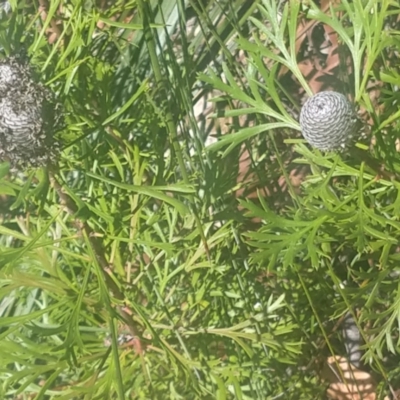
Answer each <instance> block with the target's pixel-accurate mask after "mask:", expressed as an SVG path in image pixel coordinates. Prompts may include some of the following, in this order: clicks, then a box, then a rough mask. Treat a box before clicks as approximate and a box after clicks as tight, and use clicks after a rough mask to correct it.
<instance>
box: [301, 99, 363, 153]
mask: <svg viewBox="0 0 400 400" xmlns="http://www.w3.org/2000/svg"><path fill="white" fill-rule="evenodd" d="M300 126H301V132H302V134H303V136H304V138H305V139H306V140H307V142H308V143H310V144H311V146H313V147H315V148H317V149H319V150H323V151H342V150H344V149H345V148H346V147H347V146H348V145H349V144H350V143H351V141H352V139H353V138H354V137H355V135H356V134H357V133H358V132H357V131H358V126H359V124H358V118H357V114H356V113H355V111H354V108H353V106H352V104H351V103H350V101H349V100H347V98H346V96H344V95H343V94H341V93H338V92H320V93H317V94H315V95H314V96H312V97H310V98H309V99H308V100H307V101H306V102H305V103H304V105H303V107H302V109H301V113H300Z"/></svg>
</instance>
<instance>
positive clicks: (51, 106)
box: [0, 56, 63, 167]
mask: <svg viewBox="0 0 400 400" xmlns="http://www.w3.org/2000/svg"><path fill="white" fill-rule="evenodd" d="M62 121H63V114H62V112H61V106H60V104H58V103H57V102H56V101H55V99H54V95H53V93H52V92H51V91H50V90H49V89H47V88H46V87H45V86H44V85H43V84H41V83H39V82H37V81H36V80H35V79H34V77H33V73H32V70H31V68H30V66H29V64H28V62H27V60H25V59H24V58H23V57H22V56H12V57H9V58H6V59H3V60H0V159H1V160H8V161H9V162H10V164H11V165H12V166H13V167H16V166H17V165H18V166H34V167H36V166H40V165H45V164H48V163H50V162H53V161H54V160H55V159H56V157H57V155H58V153H59V142H58V141H57V140H56V139H55V138H54V133H55V132H56V131H57V130H59V129H60V127H61V126H62V124H63V122H62Z"/></svg>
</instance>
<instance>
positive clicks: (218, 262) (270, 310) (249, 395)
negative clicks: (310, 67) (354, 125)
mask: <svg viewBox="0 0 400 400" xmlns="http://www.w3.org/2000/svg"><path fill="white" fill-rule="evenodd" d="M60 3H61V2H59V1H54V2H53V1H51V2H49V4H51V6H50V8H49V10H48V13H47V16H46V18H45V19H44V20H42V19H40V13H39V10H38V8H37V6H36V2H29V1H23V2H18V4H17V3H16V2H11V5H12V6H13V12H12V13H11V14H7V15H3V17H2V20H1V25H0V45H1V46H3V48H4V50H5V52H6V53H9V52H10V51H15V50H19V49H20V48H27V49H28V53H29V55H30V56H31V59H32V63H33V64H34V65H35V67H36V70H37V71H38V74H39V75H40V76H41V78H42V79H43V80H45V81H46V83H47V84H48V85H49V86H50V87H51V89H52V90H53V91H55V92H56V93H57V95H58V97H59V98H60V99H61V101H62V102H63V104H64V106H65V110H66V117H67V125H68V126H67V129H66V130H65V131H64V132H63V133H62V135H63V139H64V144H65V146H64V149H63V153H62V156H61V159H60V160H59V165H58V167H57V168H47V169H41V170H32V171H26V172H24V173H18V174H15V173H14V174H10V173H8V167H7V165H6V164H4V165H1V166H0V179H1V181H0V195H1V202H2V203H1V205H0V208H1V214H2V220H1V225H0V293H1V294H0V315H1V319H0V358H1V359H2V363H1V365H0V381H1V384H0V397H1V398H6V399H8V398H9V399H14V398H24V399H28V398H36V399H45V398H54V399H71V398H76V399H104V398H107V399H108V398H109V399H113V398H119V399H124V398H127V399H128V398H150V399H158V398H171V399H195V398H199V399H203V398H212V399H213V398H218V399H231V398H238V399H273V398H279V397H281V398H285V399H289V398H293V399H299V398H304V399H310V398H322V396H323V391H324V384H323V383H321V382H320V380H319V377H318V373H317V372H318V370H317V369H316V368H315V361H316V360H318V361H319V360H320V359H323V358H326V357H327V356H329V355H333V354H343V340H342V338H341V336H340V330H339V331H338V330H337V329H336V330H335V328H334V327H335V324H336V323H337V321H338V319H339V318H340V316H342V315H343V314H345V313H346V312H347V311H349V310H350V311H351V312H352V313H353V314H354V315H355V314H357V324H358V327H359V329H360V331H361V333H362V336H363V338H364V340H365V343H366V344H365V346H364V347H365V349H364V351H365V353H364V354H365V359H364V361H365V363H366V364H368V365H370V367H371V368H372V369H373V370H374V371H375V372H376V375H377V376H378V377H379V380H380V381H381V383H382V387H383V389H382V390H383V391H384V390H386V389H387V388H388V387H389V385H396V384H397V383H398V382H397V380H398V378H397V377H396V371H397V370H398V367H397V366H396V365H398V353H399V335H398V326H399V323H400V319H399V315H400V300H399V293H400V291H399V287H398V282H397V276H398V264H397V263H398V261H399V259H400V256H399V252H398V241H399V237H400V221H399V215H400V192H399V189H400V183H399V182H397V181H395V180H393V181H389V180H385V179H379V180H377V179H375V175H374V173H373V171H370V170H369V169H368V167H367V166H365V165H364V163H363V162H360V161H357V159H353V158H351V157H350V156H349V157H346V156H344V158H343V157H342V158H341V157H339V156H338V155H323V154H320V153H319V152H316V151H311V150H310V149H309V148H307V147H306V146H305V144H304V143H303V141H302V140H301V139H296V137H298V131H299V124H298V122H297V121H296V116H295V114H296V112H298V110H299V106H300V104H298V102H297V100H296V98H295V96H293V93H291V91H290V90H288V89H287V88H286V87H285V86H284V85H282V83H281V82H280V81H279V80H278V78H277V77H278V73H279V70H280V69H281V68H282V67H285V68H287V69H288V70H289V71H290V72H291V73H292V74H293V76H294V77H295V78H296V80H297V84H298V85H299V87H301V88H302V89H303V90H304V91H305V92H306V93H308V94H310V93H311V89H310V88H309V86H308V84H307V82H306V80H305V78H304V77H303V76H302V74H301V72H300V70H299V68H298V64H297V59H296V57H297V55H296V53H295V40H296V28H297V23H298V19H299V17H300V15H307V16H308V18H312V19H316V20H318V21H323V22H325V23H327V24H330V25H331V26H332V27H334V28H335V30H336V31H337V32H338V34H339V35H340V37H341V39H342V40H343V43H344V44H345V45H346V46H347V48H348V50H349V51H350V53H351V56H352V60H353V63H354V68H355V71H357V73H356V75H355V83H354V85H355V86H354V93H355V98H356V100H357V101H359V102H360V104H362V105H363V106H364V107H365V108H366V109H367V110H368V111H369V112H370V114H371V116H372V118H373V121H374V126H373V128H372V131H373V133H374V134H375V135H376V136H377V144H376V147H375V148H374V150H373V151H374V156H375V157H376V158H377V159H380V160H385V161H386V163H387V165H389V166H390V167H391V168H393V169H394V170H396V169H397V168H398V165H397V164H398V163H397V162H396V157H397V158H398V156H397V153H396V152H395V151H393V150H392V148H394V143H395V140H396V138H397V137H398V129H399V127H398V124H397V122H396V118H397V117H396V116H398V110H397V109H396V104H397V103H396V102H397V100H398V96H397V89H396V87H397V86H396V85H397V80H398V76H399V74H400V72H399V71H398V70H396V69H393V68H390V67H387V66H386V65H387V64H386V63H385V60H386V59H387V58H388V57H389V55H388V54H389V53H390V52H393V51H397V52H398V51H400V48H399V42H398V33H399V32H398V31H395V30H384V34H383V36H384V40H379V38H380V37H381V36H382V29H383V27H384V26H385V21H387V20H388V19H390V18H391V16H392V15H393V14H395V13H396V12H398V11H399V10H398V5H396V4H395V2H391V1H384V0H383V1H380V2H371V1H361V0H358V1H354V2H351V3H350V2H347V1H342V3H343V5H342V7H343V14H342V17H341V18H339V17H334V18H330V19H327V16H326V15H325V14H323V13H321V12H320V11H319V10H318V8H317V7H316V6H315V5H314V4H313V3H312V2H299V1H296V0H291V1H287V2H284V1H282V2H277V1H275V0H263V1H256V2H254V1H245V2H243V1H239V0H238V1H223V0H219V1H216V2H214V1H213V2H211V1H210V2H207V1H203V2H198V1H194V0H193V1H192V0H189V1H184V0H177V1H175V2H173V1H165V2H161V1H160V2H157V1H144V0H138V1H137V2H136V1H122V0H119V1H115V2H111V3H112V5H110V7H108V8H106V9H105V10H102V9H100V8H99V6H97V3H98V2H94V1H86V2H79V1H73V0H69V1H65V2H62V3H63V5H62V7H63V17H62V19H63V30H62V31H61V33H60V35H59V36H58V38H57V40H56V41H55V43H54V44H49V43H48V38H47V36H46V29H47V28H48V27H49V26H51V24H52V21H54V19H57V18H60V17H58V16H57V15H58V14H57V12H58V11H57V10H58V8H59V5H60ZM303 3H304V4H303ZM128 17H129V18H128ZM278 17H279V18H278ZM191 18H193V20H192V21H194V25H195V26H196V29H197V30H196V33H195V34H193V33H191V32H189V30H188V28H187V27H188V26H189V25H190V24H189V20H190V19H191ZM349 21H351V24H349ZM100 23H103V24H104V27H103V28H102V29H100V28H98V27H97V26H98V25H99V24H100ZM238 54H245V62H238ZM266 60H268V62H266ZM365 60H367V62H366V64H365V65H366V66H365V70H363V73H362V74H361V65H364V64H362V63H364V61H365ZM376 65H379V66H380V69H377V68H376ZM39 72H40V73H39ZM376 79H381V80H382V81H383V85H384V87H383V90H382V99H381V100H380V102H381V103H382V104H385V105H386V106H387V107H386V108H385V111H383V113H382V114H378V113H377V112H376V111H375V110H374V109H373V107H372V105H371V104H370V100H369V97H368V95H367V93H366V87H367V83H368V82H369V81H374V80H376ZM208 95H209V97H212V100H213V101H214V103H215V113H214V115H213V119H212V120H210V121H207V123H206V124H203V123H202V121H201V120H199V118H198V116H195V114H194V108H195V105H196V103H197V101H198V100H199V99H200V98H201V97H203V96H208ZM217 118H223V119H228V118H229V119H230V121H231V125H230V127H229V132H228V133H227V134H226V135H223V136H222V135H220V134H219V133H220V132H218V125H216V127H215V131H216V132H217V136H218V140H217V141H216V142H215V143H214V144H212V145H210V146H208V145H207V139H208V135H209V131H208V130H207V129H208V128H209V124H212V123H213V122H215V120H216V119H217ZM241 118H243V119H245V120H246V123H245V124H243V123H241V122H240V119H241ZM384 129H385V130H384ZM289 138H291V139H289ZM293 138H294V139H293ZM284 139H287V140H286V141H285V143H284ZM243 148H245V149H247V150H248V151H249V154H250V156H251V157H250V158H251V166H250V168H251V171H252V172H253V173H254V174H256V175H257V176H258V177H259V179H260V181H261V182H271V181H277V179H278V178H279V177H280V176H283V177H284V179H285V181H286V184H287V186H288V192H289V195H288V196H284V195H282V196H281V197H280V198H279V204H278V205H277V204H276V203H274V202H272V201H269V199H268V198H266V197H265V196H264V193H263V192H262V191H260V192H259V193H258V194H259V196H258V201H256V200H257V199H256V200H250V199H244V198H243V199H239V200H238V199H237V198H236V197H235V192H236V191H237V190H238V189H240V188H241V187H242V185H243V187H244V183H242V182H237V175H238V164H239V158H240V154H241V151H242V150H241V149H243ZM293 154H295V160H294V163H295V165H297V166H306V167H307V168H309V171H310V173H309V175H308V177H307V179H306V181H305V182H304V183H303V185H302V187H301V190H300V192H296V191H295V190H294V188H293V187H292V184H291V182H290V180H289V173H290V170H289V165H288V160H289V158H290V156H292V155H293ZM265 165H267V168H265ZM254 219H257V220H258V221H260V222H258V224H252V221H254ZM356 309H357V310H358V313H356ZM128 335H131V336H132V335H133V338H132V337H129V336H128ZM121 338H125V339H127V340H128V339H131V340H130V342H129V343H122V344H121V343H120V342H121ZM396 362H397V364H396ZM396 368H397V369H396Z"/></svg>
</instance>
